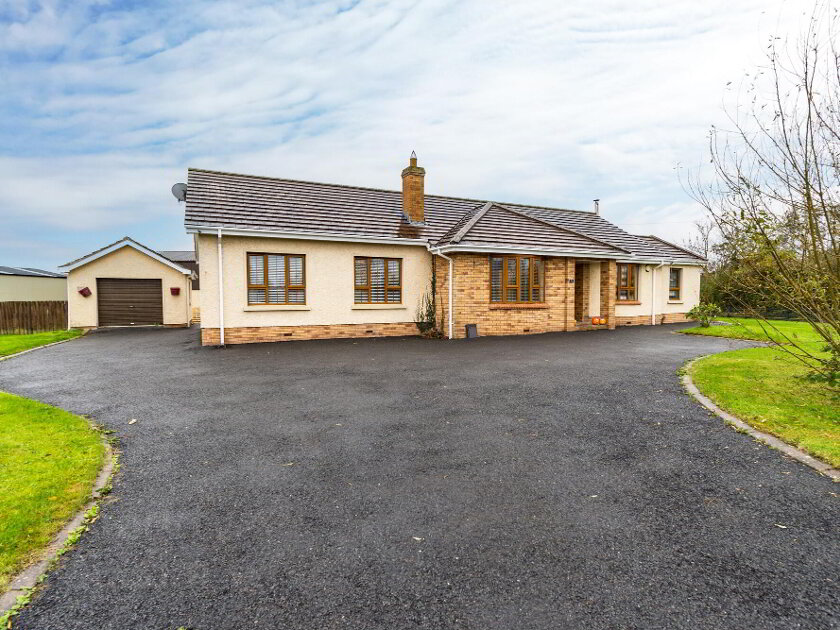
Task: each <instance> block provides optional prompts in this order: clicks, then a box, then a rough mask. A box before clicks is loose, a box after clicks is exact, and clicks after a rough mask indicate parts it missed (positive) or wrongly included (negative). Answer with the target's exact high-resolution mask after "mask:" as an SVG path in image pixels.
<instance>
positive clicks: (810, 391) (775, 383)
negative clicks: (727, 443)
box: [683, 318, 840, 466]
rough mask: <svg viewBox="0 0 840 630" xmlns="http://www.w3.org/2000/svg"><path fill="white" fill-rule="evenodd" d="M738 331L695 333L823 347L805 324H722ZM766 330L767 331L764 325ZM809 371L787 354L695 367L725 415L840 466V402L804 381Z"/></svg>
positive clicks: (724, 358) (759, 352)
mask: <svg viewBox="0 0 840 630" xmlns="http://www.w3.org/2000/svg"><path fill="white" fill-rule="evenodd" d="M722 319H724V320H725V321H730V322H733V323H734V324H735V325H733V326H711V327H709V328H701V327H697V328H690V329H688V330H685V331H683V332H685V333H687V334H696V335H710V336H715V337H728V338H731V339H754V340H758V341H770V340H773V341H778V342H780V343H784V341H785V339H784V337H788V338H790V339H795V340H796V341H797V343H801V344H804V345H806V346H807V347H808V350H809V351H811V352H820V351H821V350H820V349H821V348H822V346H823V345H824V343H825V342H823V341H822V340H821V339H820V337H819V336H818V335H817V334H816V332H814V330H813V329H812V328H811V327H810V326H808V325H807V324H805V323H803V322H787V321H773V322H771V324H772V326H773V329H775V330H773V329H767V330H766V331H765V330H764V329H762V326H761V325H760V324H759V323H758V322H757V321H756V320H751V319H745V318H722ZM765 328H766V325H765ZM807 372H808V370H807V368H806V367H805V366H804V365H803V364H802V363H800V362H799V361H798V360H797V359H796V358H795V357H792V356H790V355H789V354H788V353H787V352H785V351H784V350H782V349H779V348H774V347H768V348H746V349H742V350H733V351H730V352H724V353H721V354H716V355H713V356H710V357H705V358H703V359H700V360H698V361H695V362H694V363H693V364H692V367H691V371H690V373H691V379H692V380H693V381H694V384H695V385H697V388H698V389H699V390H700V391H701V392H703V394H705V395H706V396H708V397H709V398H711V399H712V400H713V401H714V402H715V403H717V404H718V405H719V406H720V407H722V408H723V409H726V410H727V411H728V412H730V413H732V414H734V415H736V416H738V417H739V418H741V419H742V420H744V421H745V422H748V423H749V424H751V425H752V426H754V427H756V428H757V429H760V430H762V431H766V432H767V433H772V434H773V435H775V436H777V437H779V438H781V439H782V440H784V441H785V442H788V443H790V444H793V445H795V446H798V447H799V448H801V449H803V450H805V451H807V452H809V453H811V454H812V455H814V456H816V457H819V458H821V459H823V460H824V461H826V462H828V463H830V464H832V465H833V466H840V396H839V395H838V392H837V390H836V389H832V388H830V387H829V386H827V385H826V384H824V383H817V382H812V381H809V380H807V379H805V378H803V377H804V376H805V375H806V374H807Z"/></svg>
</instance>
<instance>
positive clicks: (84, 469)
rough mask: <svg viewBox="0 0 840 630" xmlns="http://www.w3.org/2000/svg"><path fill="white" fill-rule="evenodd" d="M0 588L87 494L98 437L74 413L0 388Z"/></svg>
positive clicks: (99, 453)
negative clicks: (0, 390)
mask: <svg viewBox="0 0 840 630" xmlns="http://www.w3.org/2000/svg"><path fill="white" fill-rule="evenodd" d="M0 453H2V454H3V456H2V457H0V591H3V590H5V588H6V586H7V585H8V583H9V581H10V580H11V578H12V577H13V576H14V575H15V574H16V573H17V572H18V571H20V570H21V569H22V568H23V567H25V566H26V565H27V564H29V563H30V562H31V561H33V560H34V559H35V558H36V557H37V556H38V554H39V552H40V551H41V550H42V549H43V548H44V547H46V546H47V544H48V543H49V542H50V539H51V538H52V537H53V536H54V535H55V534H56V532H58V530H60V529H61V527H62V526H63V525H64V523H65V522H67V520H68V519H70V518H71V517H72V516H73V515H74V514H75V513H76V512H77V511H78V510H79V509H81V508H82V506H84V504H85V502H86V501H87V500H88V498H89V497H90V492H91V488H92V487H93V482H94V480H95V479H96V476H97V473H98V471H99V469H100V468H101V466H102V463H103V459H104V455H105V447H104V445H103V443H102V437H101V435H100V434H99V432H97V431H96V430H94V429H92V428H91V426H90V424H89V423H88V422H87V421H86V420H85V419H84V418H81V417H79V416H76V415H73V414H71V413H68V412H66V411H63V410H61V409H58V408H56V407H51V406H50V405H45V404H43V403H39V402H36V401H34V400H29V399H27V398H21V397H19V396H14V395H12V394H6V393H3V392H0Z"/></svg>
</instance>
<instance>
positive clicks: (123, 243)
mask: <svg viewBox="0 0 840 630" xmlns="http://www.w3.org/2000/svg"><path fill="white" fill-rule="evenodd" d="M123 247H131V248H132V249H136V250H137V251H138V252H140V253H143V254H146V255H147V256H149V257H150V258H154V259H155V260H157V261H158V262H160V263H162V264H164V265H166V266H167V267H172V268H173V269H175V270H176V271H180V272H181V273H183V274H185V275H187V276H190V277H192V274H193V272H192V271H191V270H190V269H187V268H185V267H182V266H181V265H179V264H177V263H176V262H173V261H172V260H170V259H169V258H167V257H165V256H162V255H161V254H159V253H158V252H156V251H155V250H153V249H150V248H148V247H146V246H145V245H143V244H142V243H138V242H137V241H135V240H134V239H133V238H130V237H128V236H124V237H122V238H121V239H120V240H118V241H115V242H113V243H111V244H110V245H106V246H105V247H102V248H100V249H97V250H96V251H93V252H91V253H90V254H87V255H86V256H82V257H81V258H77V259H76V260H71V261H70V262H69V263H65V264H63V265H61V266H60V267H59V269H64V270H66V271H72V270H73V269H76V268H78V267H81V266H82V265H87V264H88V263H90V262H93V261H94V260H97V259H98V258H102V257H103V256H107V255H108V254H110V253H111V252H115V251H117V250H118V249H122V248H123Z"/></svg>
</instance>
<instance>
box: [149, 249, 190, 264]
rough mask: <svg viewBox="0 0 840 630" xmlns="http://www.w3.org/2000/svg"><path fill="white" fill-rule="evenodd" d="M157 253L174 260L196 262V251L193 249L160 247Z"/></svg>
mask: <svg viewBox="0 0 840 630" xmlns="http://www.w3.org/2000/svg"><path fill="white" fill-rule="evenodd" d="M157 253H158V254H160V255H161V256H163V257H164V258H168V259H169V260H171V261H172V262H195V252H194V251H193V250H191V249H159V250H157Z"/></svg>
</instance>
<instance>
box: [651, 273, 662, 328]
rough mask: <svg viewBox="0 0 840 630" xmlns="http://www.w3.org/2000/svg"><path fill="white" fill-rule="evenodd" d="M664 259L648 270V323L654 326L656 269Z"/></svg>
mask: <svg viewBox="0 0 840 630" xmlns="http://www.w3.org/2000/svg"><path fill="white" fill-rule="evenodd" d="M664 264H665V261H664V260H662V261H660V262H659V264H658V265H656V267H654V268H653V269H651V270H650V325H651V326H656V270H657V269H659V268H660V267H662V266H663V265H664Z"/></svg>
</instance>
